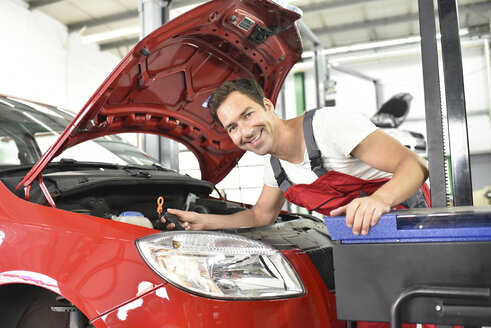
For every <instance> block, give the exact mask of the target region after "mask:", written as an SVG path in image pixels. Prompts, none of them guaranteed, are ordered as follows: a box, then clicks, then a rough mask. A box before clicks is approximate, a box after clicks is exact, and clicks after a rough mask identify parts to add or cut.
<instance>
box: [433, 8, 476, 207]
mask: <svg viewBox="0 0 491 328" xmlns="http://www.w3.org/2000/svg"><path fill="white" fill-rule="evenodd" d="M438 15H439V18H440V33H441V35H442V39H441V44H442V58H443V72H444V74H443V75H444V79H445V97H446V103H447V120H448V137H449V146H450V160H451V164H452V166H451V167H452V187H453V204H454V205H455V206H467V205H472V203H473V200H472V180H471V168H470V158H469V135H468V132H467V114H466V108H465V94H464V73H463V69H462V51H461V49H460V37H459V20H458V10H457V3H456V0H438Z"/></svg>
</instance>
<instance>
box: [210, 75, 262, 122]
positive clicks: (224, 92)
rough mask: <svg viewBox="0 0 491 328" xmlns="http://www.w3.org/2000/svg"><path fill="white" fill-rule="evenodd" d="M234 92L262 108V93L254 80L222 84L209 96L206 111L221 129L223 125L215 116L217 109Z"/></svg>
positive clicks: (238, 80)
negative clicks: (207, 110)
mask: <svg viewBox="0 0 491 328" xmlns="http://www.w3.org/2000/svg"><path fill="white" fill-rule="evenodd" d="M234 91H239V92H240V93H242V94H244V95H246V96H248V97H249V98H251V99H252V100H253V101H254V102H256V103H258V104H259V105H261V106H262V107H263V108H266V107H264V91H263V89H262V88H261V86H260V85H259V83H257V82H256V81H254V80H248V79H237V80H231V81H227V82H224V83H222V84H221V85H220V86H219V87H218V88H217V89H216V90H215V91H213V93H212V94H211V96H210V100H209V101H208V109H209V110H210V114H211V116H212V117H213V119H214V120H215V121H217V122H218V123H219V124H220V125H221V126H222V127H223V124H222V122H220V120H219V119H218V116H217V109H218V107H220V105H221V104H222V103H223V102H224V101H225V99H227V97H228V96H229V95H230V94H231V93H232V92H234Z"/></svg>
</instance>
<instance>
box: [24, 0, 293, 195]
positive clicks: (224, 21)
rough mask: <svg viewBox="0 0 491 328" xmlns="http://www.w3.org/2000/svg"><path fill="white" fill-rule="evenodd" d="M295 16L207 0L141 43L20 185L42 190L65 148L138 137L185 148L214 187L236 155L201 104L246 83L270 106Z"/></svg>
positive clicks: (257, 3) (285, 65)
mask: <svg viewBox="0 0 491 328" xmlns="http://www.w3.org/2000/svg"><path fill="white" fill-rule="evenodd" d="M300 17H301V12H300V10H298V9H297V8H295V7H291V6H287V7H283V6H281V5H279V4H277V3H275V2H274V1H269V0H214V1H210V2H207V3H205V4H203V5H201V6H199V7H197V8H195V9H193V10H191V11H189V12H186V13H185V14H183V15H181V16H179V17H177V18H175V19H173V20H172V21H170V22H168V23H166V24H165V25H163V26H162V27H160V28H159V29H157V30H155V31H154V32H153V33H151V34H150V35H148V36H147V37H146V38H144V39H143V40H141V41H140V42H139V43H138V44H137V45H136V46H135V47H134V48H133V49H132V50H131V51H130V52H129V53H128V55H126V57H125V58H124V59H123V60H122V61H121V63H120V64H119V65H118V66H117V67H116V68H115V69H114V71H113V72H112V73H111V74H110V75H109V77H108V78H107V79H106V80H105V81H104V83H103V84H102V85H101V86H100V87H99V89H98V90H97V91H96V92H95V94H94V95H93V96H92V97H91V98H90V99H89V101H88V102H87V103H86V104H85V106H84V107H83V108H82V110H81V111H80V112H79V113H78V115H77V116H76V117H75V118H74V119H73V121H72V122H71V123H70V124H69V126H68V127H67V128H66V129H65V131H64V132H63V133H62V134H61V136H60V137H59V138H58V140H57V141H56V142H55V144H54V145H53V146H51V148H50V149H49V150H48V151H47V152H46V153H45V154H44V155H43V156H42V157H41V159H40V160H39V161H38V162H37V163H36V164H35V165H34V167H33V168H32V169H31V170H30V171H29V173H28V174H27V175H26V177H25V178H24V179H23V180H22V181H21V183H20V184H19V186H20V185H22V184H23V185H24V187H26V190H27V192H28V190H29V187H30V186H31V184H32V183H33V181H36V180H37V181H38V182H39V183H40V185H41V187H43V185H42V175H41V174H42V171H43V169H44V168H45V167H46V165H48V163H49V162H50V161H51V160H52V159H53V158H55V157H56V156H58V155H59V154H60V153H62V152H63V151H64V150H65V149H67V148H69V147H71V146H74V145H76V144H78V143H80V142H83V141H86V140H89V139H93V138H96V137H100V136H103V135H108V134H115V133H123V132H145V133H154V134H158V135H161V136H165V137H169V138H172V139H174V140H177V141H179V142H181V143H183V144H185V145H186V146H187V147H188V148H189V149H190V150H191V151H192V152H193V153H194V154H195V155H196V157H197V158H198V161H199V164H200V168H201V173H202V179H203V180H207V181H210V182H212V183H218V182H219V181H221V180H222V179H223V178H224V177H225V176H226V175H227V174H228V173H229V172H230V170H232V168H233V167H234V165H235V164H236V163H237V161H238V160H239V159H240V158H241V157H242V155H243V153H244V151H242V150H240V149H238V148H237V147H235V145H234V144H233V143H232V141H231V140H230V138H229V137H228V135H227V133H226V131H225V130H224V129H223V128H222V127H221V126H220V125H219V124H217V123H216V122H215V121H214V120H213V119H212V117H211V115H210V114H209V112H208V109H207V108H206V105H204V103H205V102H206V100H207V99H208V97H209V96H210V94H211V93H212V92H213V91H214V90H215V89H216V88H217V87H218V86H219V85H220V84H221V83H223V82H224V81H226V80H232V79H236V78H240V77H243V78H252V79H255V80H256V81H258V82H259V84H260V85H261V86H262V87H263V89H264V92H265V95H266V97H268V98H270V99H271V100H272V101H273V102H275V100H276V98H277V96H278V93H279V91H280V88H281V85H282V84H283V81H284V79H285V77H286V75H287V73H288V72H289V70H290V68H291V67H292V66H293V65H294V64H295V63H296V62H297V61H298V60H299V59H300V57H301V53H302V45H301V40H300V36H299V34H298V31H297V29H296V26H295V21H296V20H297V19H299V18H300Z"/></svg>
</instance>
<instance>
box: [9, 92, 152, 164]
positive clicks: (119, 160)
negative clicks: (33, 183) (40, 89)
mask: <svg viewBox="0 0 491 328" xmlns="http://www.w3.org/2000/svg"><path fill="white" fill-rule="evenodd" d="M73 117H74V114H73V113H71V112H69V111H66V110H63V109H60V108H55V107H51V106H47V105H41V104H37V103H32V102H28V101H24V100H20V99H14V98H10V97H2V96H0V165H26V164H34V163H36V161H37V160H38V159H39V158H40V157H41V155H42V154H43V153H44V152H46V150H48V148H49V147H50V146H51V145H52V144H53V143H54V142H55V141H56V139H58V137H59V136H60V134H61V133H62V132H63V130H64V129H65V128H66V127H67V125H68V124H69V123H70V121H71V120H72V119H73ZM62 158H69V159H74V160H76V161H80V162H105V163H112V164H122V165H126V164H131V165H152V164H156V163H158V161H157V160H155V159H153V158H151V157H150V156H149V155H147V154H146V153H144V152H143V151H141V150H140V149H138V148H137V147H135V146H134V145H132V144H131V143H129V142H127V141H126V140H124V139H123V138H121V137H119V136H116V135H111V136H104V137H100V138H97V139H94V140H90V141H86V142H83V143H81V144H78V145H76V146H74V147H71V148H69V149H67V150H65V151H64V152H63V153H62V154H61V155H60V156H58V157H56V158H55V159H54V160H53V161H54V162H56V161H60V160H61V159H62Z"/></svg>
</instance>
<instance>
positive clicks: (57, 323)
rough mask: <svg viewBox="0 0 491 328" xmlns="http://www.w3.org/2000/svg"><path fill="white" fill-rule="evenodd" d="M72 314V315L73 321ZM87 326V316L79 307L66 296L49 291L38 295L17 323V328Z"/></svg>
mask: <svg viewBox="0 0 491 328" xmlns="http://www.w3.org/2000/svg"><path fill="white" fill-rule="evenodd" d="M74 312H78V313H77V314H75V313H74ZM70 316H72V318H71V321H70ZM87 326H88V320H87V318H86V317H85V316H83V314H81V313H80V311H79V310H78V309H76V308H75V307H74V306H73V305H71V304H70V303H68V302H67V301H66V300H65V299H64V298H60V297H59V296H58V295H56V294H53V293H51V292H49V291H45V292H43V293H41V294H40V295H38V296H37V297H36V298H35V299H34V300H33V301H32V303H31V304H30V305H29V306H28V307H27V308H26V310H25V311H24V313H23V314H22V316H21V318H20V319H19V322H18V323H17V328H66V327H77V328H82V327H83V328H85V327H87Z"/></svg>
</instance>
